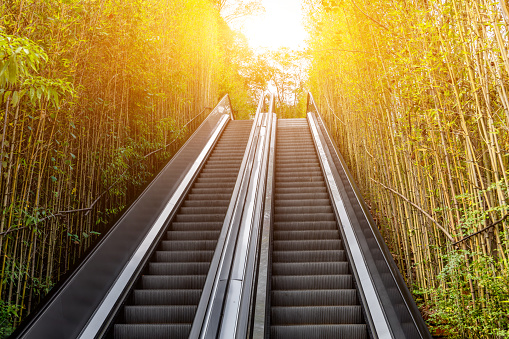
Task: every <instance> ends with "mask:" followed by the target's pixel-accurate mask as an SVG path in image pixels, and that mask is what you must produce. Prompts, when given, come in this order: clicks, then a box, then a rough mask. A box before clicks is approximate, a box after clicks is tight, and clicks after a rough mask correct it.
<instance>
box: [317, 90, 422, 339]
mask: <svg viewBox="0 0 509 339" xmlns="http://www.w3.org/2000/svg"><path fill="white" fill-rule="evenodd" d="M307 112H308V113H314V114H315V115H316V118H317V119H316V123H317V126H318V128H319V129H320V134H321V135H322V137H323V139H324V141H325V145H326V148H327V153H328V154H329V155H328V156H329V160H330V162H331V163H332V164H334V165H335V167H336V170H337V172H336V173H335V174H334V176H335V178H336V182H337V183H338V187H339V190H340V194H341V197H342V199H343V201H344V202H345V205H346V210H347V213H348V218H349V219H350V220H351V222H353V223H355V225H356V227H355V228H354V232H355V236H356V238H357V240H358V243H359V245H360V249H361V251H362V254H363V256H364V260H365V261H366V264H367V268H368V270H369V272H370V274H371V281H372V282H373V284H374V286H375V289H376V293H377V295H378V299H379V300H380V302H381V305H382V308H383V311H384V314H385V319H386V320H387V322H388V325H389V327H390V329H391V331H392V335H393V336H394V337H395V338H431V334H430V332H429V330H428V327H427V325H426V323H425V321H424V319H423V318H422V315H421V314H420V312H419V309H418V307H417V305H416V303H415V301H414V299H413V297H412V295H411V293H410V291H409V289H408V287H407V286H406V283H405V281H404V279H403V277H402V276H401V273H400V271H399V269H398V268H397V266H396V263H395V262H394V259H393V257H392V255H391V253H390V251H389V249H388V247H387V245H386V244H385V242H384V240H383V238H382V235H381V234H380V231H379V230H378V228H377V227H376V223H375V222H374V220H373V218H372V216H371V214H370V213H369V209H368V208H367V206H366V203H365V201H364V199H363V198H362V195H361V193H360V191H359V189H358V187H357V185H356V184H355V181H354V180H353V178H352V176H351V174H350V172H349V170H348V168H347V166H346V163H345V161H344V159H343V157H342V155H341V153H340V152H339V149H338V147H337V145H336V144H335V142H334V140H333V139H332V138H331V137H330V134H329V131H328V129H327V127H326V125H325V124H324V123H323V120H322V118H321V115H320V113H319V111H318V108H317V107H316V104H315V102H314V100H313V96H312V95H311V93H309V94H308V102H307ZM339 172H343V173H344V174H345V179H342V178H341V176H340V175H339ZM349 189H350V190H353V192H354V193H355V197H356V199H355V201H352V200H351V199H349V198H348V196H347V190H349ZM369 240H374V241H369ZM375 321H376V319H375Z"/></svg>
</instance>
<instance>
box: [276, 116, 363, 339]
mask: <svg viewBox="0 0 509 339" xmlns="http://www.w3.org/2000/svg"><path fill="white" fill-rule="evenodd" d="M271 258H272V260H271V261H272V262H271V265H272V266H271V272H272V276H271V278H270V279H269V281H270V285H271V289H270V312H269V316H270V338H292V339H297V338H351V339H356V338H368V330H367V326H366V323H365V320H364V316H363V310H362V306H361V304H360V302H359V297H358V295H357V290H356V287H355V283H354V278H353V276H352V274H351V272H350V265H349V262H348V260H347V255H346V253H345V250H344V248H343V243H342V241H341V237H340V233H339V231H338V224H337V220H336V217H335V214H334V210H333V208H332V205H331V201H330V199H329V193H328V191H327V186H326V183H325V180H324V177H323V174H322V170H321V168H320V162H319V160H318V157H317V155H316V150H315V146H314V144H313V139H312V136H311V132H310V130H309V126H308V123H307V121H306V119H285V120H278V127H277V137H276V175H275V199H274V222H273V231H272V253H271Z"/></svg>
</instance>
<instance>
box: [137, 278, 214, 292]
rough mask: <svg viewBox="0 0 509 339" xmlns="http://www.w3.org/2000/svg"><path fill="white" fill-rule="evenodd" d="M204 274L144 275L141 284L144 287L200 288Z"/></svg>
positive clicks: (153, 288)
mask: <svg viewBox="0 0 509 339" xmlns="http://www.w3.org/2000/svg"><path fill="white" fill-rule="evenodd" d="M206 277H207V276H206V275H144V276H143V277H141V286H142V288H144V289H149V290H160V289H165V288H167V289H170V288H171V289H186V288H189V289H200V288H202V287H203V284H204V283H205V278H206Z"/></svg>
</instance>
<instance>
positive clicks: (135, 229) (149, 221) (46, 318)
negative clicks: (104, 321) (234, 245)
mask: <svg viewBox="0 0 509 339" xmlns="http://www.w3.org/2000/svg"><path fill="white" fill-rule="evenodd" d="M220 111H221V112H220ZM230 115H231V107H229V98H228V96H227V95H226V96H225V97H223V99H222V100H221V101H220V103H219V104H218V105H217V106H216V107H215V108H214V110H212V111H211V113H210V114H209V116H208V117H207V118H206V119H205V120H204V121H203V123H202V124H201V125H200V127H199V128H198V129H197V130H196V131H195V133H193V135H192V136H191V137H190V138H189V139H188V141H187V142H186V143H185V144H184V145H183V146H182V147H181V149H180V150H179V152H177V154H176V155H175V156H174V157H173V158H172V159H171V160H170V161H169V163H168V164H167V165H166V166H165V167H164V168H163V169H162V170H161V171H160V172H159V174H158V175H157V176H156V177H155V178H154V179H153V180H152V182H151V183H150V184H149V185H148V186H147V188H146V189H145V190H144V191H143V192H142V193H141V194H140V196H139V197H138V198H137V199H136V200H135V201H134V202H133V203H132V205H131V206H130V207H129V208H128V209H126V211H125V212H124V213H123V214H122V216H121V217H120V218H119V220H118V221H117V222H116V223H115V224H114V225H113V226H112V228H111V229H110V230H109V231H108V232H107V233H106V234H105V235H104V236H103V237H102V238H101V240H100V241H99V242H98V243H97V245H95V246H94V248H93V249H92V250H90V252H89V253H88V254H87V255H86V256H85V257H84V258H83V259H82V261H81V262H80V264H79V265H78V266H77V267H76V269H74V270H73V271H72V272H71V273H70V274H69V275H68V276H67V278H66V279H65V280H64V281H62V282H61V283H60V284H59V285H58V286H57V287H56V288H55V289H54V290H53V291H52V292H51V294H50V295H49V297H48V298H47V299H46V301H45V303H44V304H43V305H41V306H40V308H39V309H38V310H37V311H35V312H34V313H33V314H32V315H31V316H30V317H29V318H27V319H26V321H25V322H23V323H22V324H21V325H20V326H19V327H18V328H17V329H16V331H15V332H14V333H13V335H12V338H55V339H58V338H62V339H69V338H76V337H78V336H79V335H80V333H81V332H82V331H83V329H84V328H85V326H86V325H87V323H88V322H89V321H90V319H91V318H92V317H93V316H94V314H96V310H97V309H98V308H99V307H100V306H101V304H102V303H103V300H104V298H105V297H106V296H107V295H108V293H109V292H110V291H111V288H112V286H113V285H114V283H115V281H116V280H117V277H118V276H119V275H120V274H121V272H122V271H123V269H124V267H125V266H126V265H127V263H128V262H129V261H130V258H131V257H132V256H133V254H134V253H135V252H136V250H137V248H138V246H139V244H140V243H141V242H142V241H143V239H144V238H145V235H146V234H147V232H149V230H150V229H151V227H152V225H153V224H154V223H155V222H156V220H157V219H158V216H159V215H160V214H161V212H162V211H163V210H164V209H165V207H166V206H167V204H168V202H169V201H170V200H171V199H172V198H173V197H174V194H175V192H176V191H177V190H178V189H179V186H181V185H180V184H181V181H182V179H183V178H184V177H186V175H187V174H188V172H189V170H190V169H191V168H193V165H194V163H195V161H196V159H197V158H198V157H199V155H200V154H201V153H202V150H203V148H204V146H205V145H206V144H207V143H208V142H209V140H210V138H211V137H212V136H213V135H216V136H218V135H220V133H217V132H218V129H219V130H222V129H224V127H225V125H226V123H227V120H229V119H230ZM215 141H217V140H215ZM215 141H213V142H214V143H215ZM205 158H206V157H205ZM200 166H202V164H200V165H199V166H198V167H200ZM194 167H196V166H194ZM198 170H199V168H198ZM191 182H192V180H191ZM182 195H185V190H184V192H183V194H182ZM172 213H173V212H172ZM172 213H170V215H169V217H170V218H171V214H172ZM133 280H134V279H133ZM120 295H125V292H124V291H122V292H121V293H120ZM116 303H118V300H117V301H116ZM116 307H117V306H116V304H115V305H111V310H110V313H111V312H113V311H114V310H115V308H116ZM108 316H110V317H111V314H108V315H107V316H106V318H108ZM104 326H105V325H102V326H100V328H97V329H96V330H97V331H96V332H97V334H96V335H100V333H101V331H102V330H103V329H104Z"/></svg>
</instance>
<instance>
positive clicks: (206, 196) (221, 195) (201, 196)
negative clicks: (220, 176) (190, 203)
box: [187, 193, 231, 201]
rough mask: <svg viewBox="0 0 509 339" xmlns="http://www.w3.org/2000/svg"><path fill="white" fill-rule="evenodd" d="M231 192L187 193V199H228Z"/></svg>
mask: <svg viewBox="0 0 509 339" xmlns="http://www.w3.org/2000/svg"><path fill="white" fill-rule="evenodd" d="M230 197H231V194H228V193H217V194H192V193H190V194H188V195H187V199H189V200H209V201H210V200H214V201H215V200H229V199H230Z"/></svg>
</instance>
